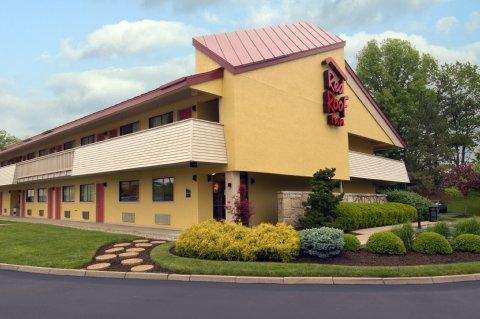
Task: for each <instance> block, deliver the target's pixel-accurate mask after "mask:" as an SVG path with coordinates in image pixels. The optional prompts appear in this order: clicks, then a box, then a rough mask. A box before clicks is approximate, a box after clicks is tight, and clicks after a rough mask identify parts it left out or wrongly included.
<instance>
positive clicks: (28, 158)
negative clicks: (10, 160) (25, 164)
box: [27, 152, 35, 160]
mask: <svg viewBox="0 0 480 319" xmlns="http://www.w3.org/2000/svg"><path fill="white" fill-rule="evenodd" d="M34 158H35V152H32V153H28V154H27V160H31V159H34Z"/></svg>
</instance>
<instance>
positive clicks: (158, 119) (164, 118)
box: [148, 112, 173, 128]
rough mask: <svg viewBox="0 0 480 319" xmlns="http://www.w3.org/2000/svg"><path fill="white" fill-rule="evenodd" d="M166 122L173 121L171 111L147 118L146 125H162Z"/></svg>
mask: <svg viewBox="0 0 480 319" xmlns="http://www.w3.org/2000/svg"><path fill="white" fill-rule="evenodd" d="M168 123H173V112H168V113H165V114H162V115H159V116H155V117H151V118H150V119H149V120H148V124H149V125H148V126H149V127H150V128H152V127H157V126H162V125H165V124H168Z"/></svg>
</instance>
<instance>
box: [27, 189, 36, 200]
mask: <svg viewBox="0 0 480 319" xmlns="http://www.w3.org/2000/svg"><path fill="white" fill-rule="evenodd" d="M34 199H35V190H34V189H28V190H27V198H26V199H25V201H26V202H27V203H33V200H34Z"/></svg>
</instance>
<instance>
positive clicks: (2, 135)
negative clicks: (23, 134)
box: [0, 130, 19, 148]
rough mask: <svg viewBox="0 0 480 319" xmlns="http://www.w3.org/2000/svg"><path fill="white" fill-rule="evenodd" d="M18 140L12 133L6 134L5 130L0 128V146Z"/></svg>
mask: <svg viewBox="0 0 480 319" xmlns="http://www.w3.org/2000/svg"><path fill="white" fill-rule="evenodd" d="M18 141H19V139H18V138H16V137H15V136H13V135H10V134H8V133H7V132H6V131H5V130H0V148H2V147H5V146H9V145H12V144H15V143H17V142H18Z"/></svg>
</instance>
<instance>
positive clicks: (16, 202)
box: [10, 191, 20, 217]
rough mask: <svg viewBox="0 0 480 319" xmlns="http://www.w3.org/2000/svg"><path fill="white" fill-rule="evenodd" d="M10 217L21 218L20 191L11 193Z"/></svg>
mask: <svg viewBox="0 0 480 319" xmlns="http://www.w3.org/2000/svg"><path fill="white" fill-rule="evenodd" d="M10 215H11V216H16V217H20V191H10Z"/></svg>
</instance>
